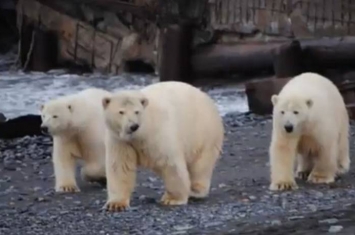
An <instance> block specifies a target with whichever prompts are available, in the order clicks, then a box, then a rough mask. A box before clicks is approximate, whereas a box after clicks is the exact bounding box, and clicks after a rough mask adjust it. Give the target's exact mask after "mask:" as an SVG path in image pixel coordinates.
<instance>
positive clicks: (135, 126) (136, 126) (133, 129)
mask: <svg viewBox="0 0 355 235" xmlns="http://www.w3.org/2000/svg"><path fill="white" fill-rule="evenodd" d="M138 128H139V125H138V124H133V125H132V126H131V127H130V129H131V131H132V132H135V131H136V130H138Z"/></svg>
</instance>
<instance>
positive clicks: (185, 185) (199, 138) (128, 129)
mask: <svg viewBox="0 0 355 235" xmlns="http://www.w3.org/2000/svg"><path fill="white" fill-rule="evenodd" d="M103 107H104V110H105V111H104V113H105V117H106V124H107V127H108V132H107V136H106V174H107V191H108V201H107V203H106V204H105V208H106V209H107V210H109V211H121V210H124V209H126V208H128V207H129V204H130V196H131V193H132V191H133V190H134V185H135V180H136V169H137V166H143V167H146V168H149V169H151V170H153V171H154V172H155V173H157V174H158V175H159V176H161V177H162V179H163V181H164V185H165V193H164V195H163V196H162V198H161V202H162V204H164V205H184V204H187V202H188V198H189V196H191V197H197V198H203V197H206V196H207V195H208V193H209V190H210V184H211V177H212V174H213V171H214V167H215V164H216V161H217V160H218V159H219V157H220V153H221V150H222V144H223V139H224V127H223V122H222V119H221V117H220V116H219V113H218V110H217V107H216V105H215V104H214V102H213V100H212V99H211V98H210V97H208V96H207V94H205V93H204V92H202V91H200V90H199V89H197V88H195V87H193V86H191V85H188V84H186V83H182V82H160V83H157V84H153V85H150V86H147V87H145V88H144V89H142V90H136V91H133V90H131V91H129V90H126V91H120V92H118V93H116V94H113V95H112V96H108V97H107V98H105V99H103Z"/></svg>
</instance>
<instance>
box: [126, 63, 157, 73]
mask: <svg viewBox="0 0 355 235" xmlns="http://www.w3.org/2000/svg"><path fill="white" fill-rule="evenodd" d="M125 70H126V72H130V73H154V72H155V70H154V68H153V66H152V65H150V64H147V63H145V62H143V61H141V60H130V61H127V62H126V65H125Z"/></svg>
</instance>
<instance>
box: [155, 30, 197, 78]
mask: <svg viewBox="0 0 355 235" xmlns="http://www.w3.org/2000/svg"><path fill="white" fill-rule="evenodd" d="M191 42H192V30H191V26H190V25H189V24H179V25H177V24H175V25H169V26H167V27H166V28H163V30H162V35H161V43H162V45H161V57H160V68H159V75H160V81H182V82H187V83H191V82H192V79H191V62H190V58H191Z"/></svg>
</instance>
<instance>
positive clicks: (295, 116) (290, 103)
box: [271, 95, 313, 134]
mask: <svg viewBox="0 0 355 235" xmlns="http://www.w3.org/2000/svg"><path fill="white" fill-rule="evenodd" d="M271 102H272V104H273V106H274V109H273V118H274V120H276V122H274V123H276V125H279V127H280V129H281V130H283V131H284V132H285V133H287V134H298V133H299V132H301V131H302V129H303V126H304V123H305V122H306V121H307V120H308V116H309V113H310V112H309V111H310V109H311V108H312V106H313V101H312V100H311V99H307V98H304V97H302V96H300V97H282V98H281V97H280V96H278V95H273V96H272V97H271Z"/></svg>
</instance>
